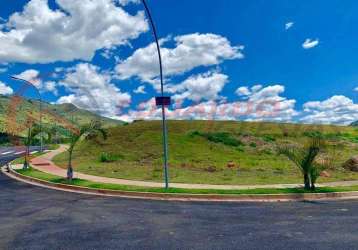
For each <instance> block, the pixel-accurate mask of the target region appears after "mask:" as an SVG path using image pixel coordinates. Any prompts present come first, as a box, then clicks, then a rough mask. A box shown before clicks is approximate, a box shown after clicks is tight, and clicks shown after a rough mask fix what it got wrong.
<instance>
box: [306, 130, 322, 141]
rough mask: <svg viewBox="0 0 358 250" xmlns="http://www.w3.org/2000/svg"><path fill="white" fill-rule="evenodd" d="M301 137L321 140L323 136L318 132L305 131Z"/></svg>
mask: <svg viewBox="0 0 358 250" xmlns="http://www.w3.org/2000/svg"><path fill="white" fill-rule="evenodd" d="M303 135H304V136H307V137H309V138H321V139H322V138H323V134H322V133H321V132H320V131H305V132H303Z"/></svg>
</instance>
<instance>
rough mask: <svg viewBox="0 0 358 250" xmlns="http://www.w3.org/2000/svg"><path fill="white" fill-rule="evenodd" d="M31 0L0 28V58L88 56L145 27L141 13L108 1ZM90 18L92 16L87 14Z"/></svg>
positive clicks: (122, 41) (34, 59)
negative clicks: (53, 3)
mask: <svg viewBox="0 0 358 250" xmlns="http://www.w3.org/2000/svg"><path fill="white" fill-rule="evenodd" d="M56 3H57V4H58V6H59V7H60V9H56V10H53V9H50V7H49V5H48V1H47V0H31V1H30V2H28V3H27V4H26V5H25V7H24V9H23V11H22V12H17V13H14V14H12V15H11V16H10V17H9V19H8V21H7V22H6V24H5V25H3V26H1V27H0V28H1V29H0V44H1V47H0V62H25V63H49V62H55V61H72V60H74V59H82V60H91V59H92V58H93V56H94V54H95V52H96V51H97V50H99V49H103V48H112V47H115V46H120V45H124V44H128V43H129V41H130V40H131V39H134V38H137V37H138V36H139V35H140V34H141V33H143V32H146V31H147V30H148V23H147V21H146V19H145V15H144V12H142V11H140V12H138V13H137V14H135V15H131V14H129V13H127V12H126V11H124V10H123V9H122V8H121V7H119V6H116V4H115V2H114V1H112V0H96V1H92V0H82V1H73V0H56ZM88 17H91V18H88Z"/></svg>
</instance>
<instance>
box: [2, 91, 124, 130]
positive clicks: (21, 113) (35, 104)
mask: <svg viewBox="0 0 358 250" xmlns="http://www.w3.org/2000/svg"><path fill="white" fill-rule="evenodd" d="M42 110H43V122H44V124H45V125H46V124H51V125H54V124H56V125H58V126H59V127H65V126H66V125H69V124H73V123H74V124H84V123H88V122H89V121H91V120H93V119H97V120H101V121H102V123H103V125H104V127H107V128H108V127H113V126H117V125H120V124H123V122H121V121H118V120H113V119H109V118H105V117H101V116H99V115H97V114H94V113H92V112H89V111H87V110H83V109H79V108H77V107H76V106H74V105H73V104H50V103H47V102H42ZM39 111H40V103H39V101H38V100H28V99H18V100H17V99H12V98H11V97H7V96H2V95H0V132H7V130H9V128H10V129H11V127H13V126H17V125H19V124H24V123H25V122H26V120H27V119H28V117H29V116H31V117H33V119H34V120H35V121H37V122H38V121H39V117H40V112H39ZM9 121H11V122H9ZM21 133H23V132H20V131H17V133H16V134H20V135H21Z"/></svg>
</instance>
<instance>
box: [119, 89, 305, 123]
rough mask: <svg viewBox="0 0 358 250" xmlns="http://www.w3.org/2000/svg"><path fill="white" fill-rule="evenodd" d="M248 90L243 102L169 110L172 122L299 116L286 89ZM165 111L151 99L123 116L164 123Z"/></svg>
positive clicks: (283, 118) (215, 103) (129, 119)
mask: <svg viewBox="0 0 358 250" xmlns="http://www.w3.org/2000/svg"><path fill="white" fill-rule="evenodd" d="M246 88H247V91H248V92H246V94H245V96H246V98H243V100H239V101H236V102H229V103H226V102H224V103H218V102H216V101H214V100H209V101H205V102H201V103H198V104H194V105H191V106H188V107H180V106H179V107H176V108H175V109H169V110H168V118H169V119H197V120H250V121H253V120H255V121H260V120H270V121H291V120H292V118H293V117H294V116H296V115H298V112H297V111H296V110H295V109H294V106H295V103H296V101H295V100H290V99H287V98H285V97H282V96H281V94H282V93H283V92H284V87H283V86H282V85H272V86H267V87H262V86H261V85H255V86H254V87H252V88H250V89H249V88H248V87H246ZM160 117H161V111H160V109H158V107H156V106H155V100H154V99H150V100H149V101H148V102H144V103H142V104H140V105H138V107H137V109H136V110H131V111H129V112H128V113H127V114H125V115H122V116H119V117H118V118H119V119H124V120H127V121H132V120H137V119H148V120H151V119H160Z"/></svg>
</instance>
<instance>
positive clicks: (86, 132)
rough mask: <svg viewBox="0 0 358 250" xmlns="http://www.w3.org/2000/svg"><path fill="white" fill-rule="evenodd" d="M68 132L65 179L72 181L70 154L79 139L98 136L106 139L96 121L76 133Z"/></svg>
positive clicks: (104, 132) (105, 134) (104, 133)
mask: <svg viewBox="0 0 358 250" xmlns="http://www.w3.org/2000/svg"><path fill="white" fill-rule="evenodd" d="M69 132H70V146H69V148H68V150H67V151H68V166H67V179H68V180H69V181H72V179H73V167H72V154H73V150H74V148H75V146H76V144H77V142H78V141H80V140H81V139H88V138H91V137H93V136H97V135H98V134H100V135H101V136H102V137H103V139H104V140H106V139H107V133H106V131H105V130H104V129H103V128H102V127H101V124H100V123H99V122H97V121H92V122H91V123H89V124H86V125H83V126H81V127H80V129H79V130H78V131H76V132H74V131H69Z"/></svg>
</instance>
